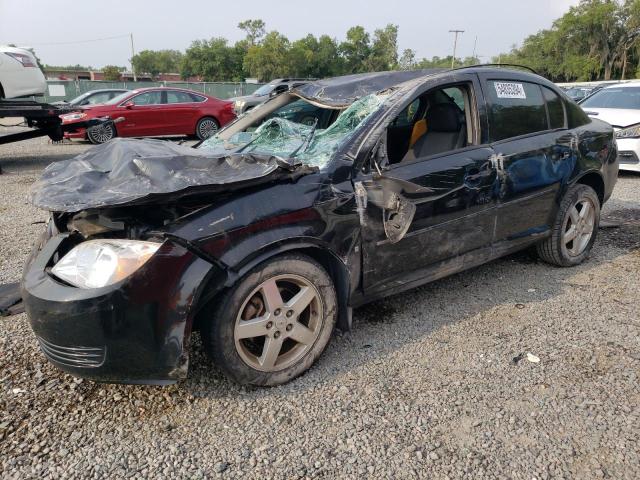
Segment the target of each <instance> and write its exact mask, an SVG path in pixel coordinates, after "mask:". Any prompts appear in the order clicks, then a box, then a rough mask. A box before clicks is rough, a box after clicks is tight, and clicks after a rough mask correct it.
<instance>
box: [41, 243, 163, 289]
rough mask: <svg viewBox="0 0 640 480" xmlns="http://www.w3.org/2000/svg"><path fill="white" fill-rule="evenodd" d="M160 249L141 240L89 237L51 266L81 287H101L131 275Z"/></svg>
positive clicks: (62, 278)
mask: <svg viewBox="0 0 640 480" xmlns="http://www.w3.org/2000/svg"><path fill="white" fill-rule="evenodd" d="M158 248H160V244H159V243H155V242H143V241H140V240H89V241H87V242H83V243H81V244H80V245H78V246H76V247H75V248H73V249H72V250H71V251H70V252H69V253H67V254H66V255H65V256H64V257H62V259H61V260H60V261H59V262H58V263H56V264H55V266H54V267H53V268H52V269H51V273H53V274H54V275H55V276H56V277H58V278H60V279H61V280H64V281H65V282H68V283H70V284H71V285H74V286H76V287H79V288H100V287H106V286H107V285H112V284H114V283H117V282H119V281H120V280H122V279H124V278H126V277H128V276H129V275H131V274H132V273H133V272H135V271H136V270H137V269H139V268H140V267H141V266H142V265H144V264H145V262H146V261H147V260H149V258H151V256H152V255H153V254H154V253H155V252H156V251H157V250H158Z"/></svg>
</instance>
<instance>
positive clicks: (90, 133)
mask: <svg viewBox="0 0 640 480" xmlns="http://www.w3.org/2000/svg"><path fill="white" fill-rule="evenodd" d="M116 135H117V134H116V127H114V126H113V123H104V124H102V125H96V126H95V127H90V128H88V129H87V138H88V139H89V141H90V142H91V143H93V144H94V145H97V144H100V143H106V142H108V141H109V140H111V139H113V138H115V137H116Z"/></svg>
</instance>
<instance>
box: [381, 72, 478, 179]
mask: <svg viewBox="0 0 640 480" xmlns="http://www.w3.org/2000/svg"><path fill="white" fill-rule="evenodd" d="M461 85H462V86H466V87H467V88H468V91H467V93H466V95H465V97H467V98H466V99H465V101H468V103H469V116H470V117H471V125H472V127H473V132H472V134H471V138H472V141H471V145H467V146H466V147H463V148H457V149H455V150H449V151H446V152H440V153H435V154H433V155H427V156H424V157H417V158H414V159H413V160H407V161H400V162H398V163H393V164H390V163H387V165H386V166H385V169H386V170H388V171H393V170H395V169H396V168H400V167H404V166H406V165H414V164H416V163H419V162H428V161H431V160H433V159H436V158H443V157H448V156H450V155H457V154H459V153H464V152H468V151H471V150H476V149H478V148H486V147H487V146H488V144H483V143H482V140H481V133H482V130H481V129H482V124H481V119H480V108H479V103H478V100H479V97H478V92H476V91H475V90H474V82H473V80H471V79H469V80H461V81H455V82H451V83H446V82H444V83H442V84H438V85H434V86H433V87H432V88H428V89H426V90H423V91H421V92H420V93H418V94H416V95H415V96H413V97H411V101H410V102H409V103H408V104H406V105H405V106H404V107H403V108H402V110H400V112H402V111H403V110H404V109H405V108H407V107H408V106H409V105H411V104H412V103H413V102H415V101H416V100H418V99H419V100H420V108H421V109H423V107H424V101H423V100H422V97H424V96H425V95H428V94H429V93H430V92H432V91H435V90H446V89H448V88H455V87H459V86H461ZM452 100H453V99H452ZM454 103H455V102H454ZM423 113H424V112H423ZM466 116H467V113H466V112H465V117H466ZM393 120H395V117H394V119H393ZM393 120H391V122H389V124H387V125H386V126H385V128H384V129H383V132H386V131H387V128H389V126H391V123H392V122H393ZM387 160H388V159H387Z"/></svg>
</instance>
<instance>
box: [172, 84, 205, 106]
mask: <svg viewBox="0 0 640 480" xmlns="http://www.w3.org/2000/svg"><path fill="white" fill-rule="evenodd" d="M176 92H178V93H182V94H184V95H186V96H187V97H191V92H185V91H184V90H177V89H175V88H172V89H169V90H165V91H164V94H165V97H166V105H186V104H190V103H202V102H196V101H194V100H192V101H190V102H174V103H171V102H169V94H170V93H176ZM191 98H193V97H191Z"/></svg>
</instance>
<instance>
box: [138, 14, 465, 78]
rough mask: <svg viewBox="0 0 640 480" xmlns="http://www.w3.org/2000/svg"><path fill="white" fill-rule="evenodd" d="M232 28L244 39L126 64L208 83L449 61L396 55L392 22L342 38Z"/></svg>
mask: <svg viewBox="0 0 640 480" xmlns="http://www.w3.org/2000/svg"><path fill="white" fill-rule="evenodd" d="M238 28H240V29H241V30H242V31H244V33H245V37H244V38H243V39H242V40H240V41H238V42H236V43H235V44H233V45H231V44H230V43H229V41H228V40H227V39H226V38H222V37H214V38H211V39H210V40H196V41H194V42H192V44H191V46H190V47H189V48H187V50H186V52H184V53H182V52H180V51H178V50H144V51H141V52H140V53H138V54H137V55H135V56H134V57H133V59H132V64H133V66H134V68H135V69H136V72H138V73H142V72H144V73H148V74H151V75H152V76H156V75H158V74H159V73H167V72H180V74H181V76H182V77H183V78H189V77H194V76H197V77H200V78H202V79H203V80H205V81H212V82H216V81H240V80H243V79H245V78H248V77H251V78H257V79H258V80H260V81H268V80H271V79H272V78H278V77H299V78H324V77H332V76H337V75H347V74H351V73H363V72H372V71H382V70H398V69H406V70H409V69H416V68H430V67H447V66H450V65H451V56H449V57H444V58H440V57H433V58H432V59H431V60H427V59H421V60H417V59H416V54H415V51H413V50H411V49H406V50H404V51H403V52H402V54H400V55H399V54H398V26H397V25H393V24H388V25H387V26H385V27H384V28H379V29H376V30H374V31H373V32H372V33H370V32H367V31H366V30H365V28H364V27H362V26H359V25H358V26H354V27H352V28H350V29H349V30H348V31H347V34H346V38H345V39H344V40H343V41H338V40H336V39H335V38H331V37H330V36H328V35H321V36H319V37H316V36H315V35H312V34H309V35H307V36H306V37H304V38H301V39H299V40H295V41H290V40H289V39H288V38H287V37H286V36H284V35H283V34H281V33H280V32H277V31H270V32H267V30H266V25H265V23H264V21H262V20H260V19H258V20H246V21H244V22H241V23H240V24H238ZM458 63H462V64H473V63H477V59H472V58H465V59H463V60H462V62H458Z"/></svg>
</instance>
